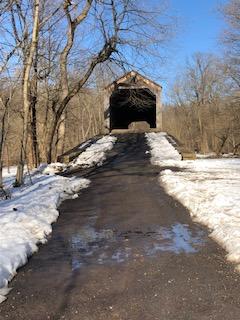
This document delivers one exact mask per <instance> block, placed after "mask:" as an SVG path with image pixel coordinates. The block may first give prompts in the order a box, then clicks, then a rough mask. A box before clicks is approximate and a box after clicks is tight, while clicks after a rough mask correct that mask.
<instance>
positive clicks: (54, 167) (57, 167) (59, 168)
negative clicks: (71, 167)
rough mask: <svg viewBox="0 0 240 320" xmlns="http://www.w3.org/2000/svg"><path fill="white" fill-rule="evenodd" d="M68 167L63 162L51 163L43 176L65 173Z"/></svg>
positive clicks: (44, 170)
mask: <svg viewBox="0 0 240 320" xmlns="http://www.w3.org/2000/svg"><path fill="white" fill-rule="evenodd" d="M66 167H67V165H66V164H64V163H61V162H53V163H50V164H49V165H48V166H46V168H44V169H43V174H55V173H60V172H63V171H64V170H65V169H66Z"/></svg>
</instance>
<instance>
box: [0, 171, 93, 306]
mask: <svg viewBox="0 0 240 320" xmlns="http://www.w3.org/2000/svg"><path fill="white" fill-rule="evenodd" d="M32 182H33V185H25V186H24V187H22V188H15V189H13V190H12V199H10V200H6V201H1V203H0V210H1V212H0V229H1V233H0V302H2V301H4V300H5V298H6V297H5V295H6V294H7V292H8V291H9V290H8V288H7V285H8V282H9V281H10V280H11V279H12V278H13V277H14V276H15V274H16V270H17V269H18V268H19V267H21V266H22V265H24V264H25V263H26V262H27V259H28V257H29V256H30V255H32V254H33V253H34V252H36V251H37V250H38V247H37V245H38V244H39V243H45V242H46V236H47V235H48V234H50V233H51V231H52V227H51V224H52V223H53V222H55V221H56V220H57V218H58V214H59V213H58V211H57V207H58V206H59V204H60V203H61V201H63V200H65V199H67V198H71V197H72V196H73V195H74V194H76V193H77V192H78V191H79V190H80V189H82V188H86V187H87V186H88V185H89V182H90V181H89V180H87V179H74V178H64V177H61V176H44V175H42V174H36V175H34V176H33V177H32Z"/></svg>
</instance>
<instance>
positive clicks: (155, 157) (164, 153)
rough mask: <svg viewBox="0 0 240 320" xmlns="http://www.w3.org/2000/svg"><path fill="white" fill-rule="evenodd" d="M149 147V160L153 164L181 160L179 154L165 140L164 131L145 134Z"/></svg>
mask: <svg viewBox="0 0 240 320" xmlns="http://www.w3.org/2000/svg"><path fill="white" fill-rule="evenodd" d="M145 136H146V138H147V142H148V144H149V146H150V149H151V162H152V164H154V165H163V164H171V163H172V161H176V160H177V161H178V160H181V155H180V154H179V152H178V151H177V150H176V149H175V148H174V147H173V145H172V144H171V143H169V142H168V140H167V138H166V137H167V134H166V133H165V132H150V133H146V134H145Z"/></svg>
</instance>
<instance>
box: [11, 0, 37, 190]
mask: <svg viewBox="0 0 240 320" xmlns="http://www.w3.org/2000/svg"><path fill="white" fill-rule="evenodd" d="M38 33H39V0H35V1H34V10H33V29H32V37H31V42H30V47H29V50H28V52H26V53H25V55H26V56H25V61H24V62H25V63H24V70H23V115H24V116H23V133H22V145H21V153H20V160H19V164H18V168H17V175H16V181H15V185H16V186H19V185H21V184H22V183H23V170H24V164H25V159H26V149H27V138H28V121H29V110H30V105H31V101H30V72H31V68H32V64H33V58H34V54H35V52H36V48H37V43H38Z"/></svg>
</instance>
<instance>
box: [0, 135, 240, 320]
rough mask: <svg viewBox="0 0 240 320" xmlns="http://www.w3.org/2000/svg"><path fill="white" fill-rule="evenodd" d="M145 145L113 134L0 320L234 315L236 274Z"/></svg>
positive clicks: (239, 308) (16, 283)
mask: <svg viewBox="0 0 240 320" xmlns="http://www.w3.org/2000/svg"><path fill="white" fill-rule="evenodd" d="M146 151H147V146H146V143H145V139H144V136H143V135H140V134H138V135H137V134H131V135H122V136H119V139H118V142H117V143H116V145H115V147H114V149H113V150H112V151H111V152H110V153H109V157H108V160H107V162H106V163H105V165H104V166H102V167H100V168H97V169H95V170H90V171H89V172H88V177H89V178H90V180H91V185H90V187H89V188H88V189H86V190H83V191H82V192H81V194H80V196H79V198H77V199H74V200H67V201H65V202H64V203H63V204H62V205H61V207H60V212H61V215H60V217H59V220H58V222H57V223H56V224H55V225H54V227H53V233H52V236H51V237H50V239H49V242H48V244H46V245H43V246H41V247H40V250H39V252H38V253H37V254H35V255H34V256H33V257H32V258H31V259H30V262H29V263H28V264H27V265H26V266H25V267H23V268H21V270H20V271H19V273H18V275H17V276H16V277H15V279H14V280H13V281H12V283H11V285H12V287H13V290H12V291H11V293H10V294H9V295H8V299H7V301H6V302H4V303H3V304H1V305H0V320H2V319H32V320H45V319H53V320H57V319H69V320H71V319H73V320H75V319H81V320H101V319H103V320H108V319H109V320H110V319H124V320H150V319H151V320H153V319H159V320H160V319H163V320H165V319H166V320H170V319H171V320H177V319H181V320H187V319H193V320H195V319H202V320H205V319H208V320H209V319H218V320H219V319H220V320H221V319H224V320H228V319H229V320H235V319H236V320H237V319H240V296H239V288H240V287H239V284H240V277H239V275H238V274H237V273H235V272H234V269H233V266H232V265H231V264H229V263H227V262H226V260H225V254H226V253H225V252H224V250H223V249H221V248H220V247H219V246H218V245H217V244H216V243H215V242H214V241H212V240H211V239H210V238H209V237H208V230H207V229H205V228H203V227H201V226H200V225H198V224H195V223H193V222H192V220H191V219H190V217H189V213H188V212H187V210H186V209H185V208H184V207H183V206H182V205H181V204H180V203H178V202H177V201H175V200H173V199H172V198H171V197H169V196H168V195H167V194H166V193H165V192H164V190H163V189H162V188H161V187H160V186H159V184H158V179H157V177H158V174H159V170H160V169H159V167H155V166H152V165H151V164H150V161H149V155H148V154H147V153H146ZM76 175H79V176H80V175H82V172H79V173H76Z"/></svg>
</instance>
